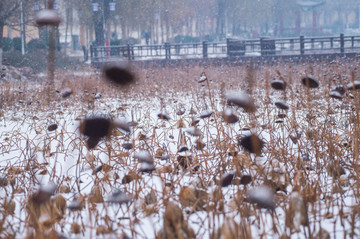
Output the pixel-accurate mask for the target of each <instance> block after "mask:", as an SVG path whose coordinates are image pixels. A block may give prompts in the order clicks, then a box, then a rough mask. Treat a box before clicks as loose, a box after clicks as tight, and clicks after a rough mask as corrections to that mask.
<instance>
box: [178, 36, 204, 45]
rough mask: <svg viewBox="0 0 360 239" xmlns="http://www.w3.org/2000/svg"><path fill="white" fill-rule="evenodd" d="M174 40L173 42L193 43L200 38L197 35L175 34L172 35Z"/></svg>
mask: <svg viewBox="0 0 360 239" xmlns="http://www.w3.org/2000/svg"><path fill="white" fill-rule="evenodd" d="M174 42H175V43H195V42H200V39H199V38H198V37H192V36H184V35H176V36H175V37H174Z"/></svg>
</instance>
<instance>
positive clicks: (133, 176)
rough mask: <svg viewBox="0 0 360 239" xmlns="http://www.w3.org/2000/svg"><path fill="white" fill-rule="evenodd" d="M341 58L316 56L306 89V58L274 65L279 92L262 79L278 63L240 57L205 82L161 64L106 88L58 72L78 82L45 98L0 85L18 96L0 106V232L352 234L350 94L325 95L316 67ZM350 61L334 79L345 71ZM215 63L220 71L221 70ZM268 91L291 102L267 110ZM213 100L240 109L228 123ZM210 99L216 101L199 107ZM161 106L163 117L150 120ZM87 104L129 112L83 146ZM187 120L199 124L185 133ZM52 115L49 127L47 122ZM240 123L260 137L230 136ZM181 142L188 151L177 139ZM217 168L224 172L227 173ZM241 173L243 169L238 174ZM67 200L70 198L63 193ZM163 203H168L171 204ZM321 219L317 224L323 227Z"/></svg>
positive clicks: (354, 153) (354, 129) (355, 126)
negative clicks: (119, 199)
mask: <svg viewBox="0 0 360 239" xmlns="http://www.w3.org/2000/svg"><path fill="white" fill-rule="evenodd" d="M341 64H345V65H346V64H349V63H348V62H345V63H339V64H338V65H336V66H334V64H333V66H331V64H329V67H328V68H327V67H325V64H324V66H323V65H322V64H318V65H317V66H316V67H314V68H315V69H314V72H313V74H315V76H317V77H318V79H319V81H320V84H321V85H320V88H319V89H314V90H309V91H307V90H306V88H305V87H304V86H303V85H301V81H300V76H301V75H303V74H304V73H306V72H307V71H308V70H307V69H306V70H304V69H303V68H302V67H303V66H301V65H300V66H292V68H288V66H284V68H281V67H280V66H278V68H277V69H278V70H279V71H280V72H281V77H280V78H282V79H284V80H285V81H286V82H287V89H286V91H285V92H286V93H283V92H282V91H276V90H274V89H271V87H270V81H269V80H270V78H279V74H280V73H276V71H271V69H269V68H266V67H263V68H261V67H260V69H258V70H256V72H252V71H251V70H249V69H248V68H246V67H239V68H240V69H238V68H232V67H228V68H227V67H225V68H224V67H223V68H214V69H206V71H207V75H208V78H209V79H210V80H211V81H209V82H206V81H205V82H203V83H198V77H197V76H194V77H189V78H188V79H184V80H183V82H182V84H186V85H187V88H186V87H185V89H183V90H181V83H180V87H179V85H176V84H175V83H173V82H171V81H168V80H167V81H165V82H166V84H167V85H166V86H164V85H165V82H164V80H163V79H165V78H166V79H168V78H167V77H163V78H162V77H161V70H157V72H155V73H154V72H152V71H154V70H150V69H149V70H143V71H144V72H146V74H145V75H147V76H146V77H145V76H144V77H143V79H140V81H142V80H144V79H145V78H146V79H148V78H150V79H149V80H152V81H153V82H156V84H154V85H151V86H150V85H147V86H146V84H148V83H146V82H145V83H144V84H140V85H138V86H137V87H138V89H136V86H135V89H134V90H131V91H129V92H124V93H121V94H110V93H109V92H108V91H106V88H101V87H102V86H101V84H100V86H99V87H98V88H96V89H97V91H98V92H87V91H83V90H81V86H80V85H77V82H76V80H74V81H72V83H71V84H70V85H72V86H73V89H74V88H75V89H78V90H77V91H74V94H73V95H71V96H70V97H69V98H65V99H62V98H61V97H59V96H58V95H57V96H56V97H53V99H54V100H53V101H50V103H49V105H48V106H46V104H44V102H45V100H43V99H42V98H41V99H39V100H36V99H33V98H27V96H28V94H31V93H27V92H25V93H24V92H22V93H19V91H20V90H19V89H20V88H14V89H8V90H9V91H11V93H12V94H19V95H22V96H21V97H23V98H21V99H20V98H19V100H15V101H14V102H13V105H12V106H9V105H7V103H6V99H5V98H1V99H2V102H3V103H4V105H5V104H6V105H7V107H3V108H2V109H1V111H0V113H1V114H0V198H1V201H0V204H2V208H1V209H0V222H1V223H0V237H1V238H5V237H6V236H9V235H13V236H14V237H16V238H24V237H25V236H26V235H30V234H32V233H34V235H35V232H34V229H33V228H37V227H38V228H37V231H36V230H35V231H36V233H39V232H41V235H48V234H49V232H50V231H51V230H55V231H56V232H58V233H59V234H62V235H64V236H66V237H68V238H98V237H99V238H121V236H124V235H127V236H128V237H130V238H155V237H156V235H158V236H159V238H166V236H164V235H167V237H169V235H171V234H166V233H168V232H167V231H168V230H169V228H172V229H173V230H174V231H176V230H177V229H176V228H177V227H178V228H182V229H179V231H181V232H182V234H184V235H182V236H183V237H180V236H179V235H178V236H179V238H191V237H192V236H191V235H193V236H194V237H196V238H249V237H252V238H280V237H281V238H289V237H290V236H291V238H313V237H316V236H317V237H316V238H328V237H327V233H328V234H329V235H330V237H331V238H345V237H354V238H356V237H357V235H359V233H360V232H359V226H360V225H359V220H357V219H358V200H359V190H358V189H359V184H358V176H359V175H358V173H359V171H358V165H359V164H358V162H359V161H358V160H359V158H358V153H359V150H357V149H356V147H357V146H358V145H359V144H358V139H357V136H359V122H360V121H359V104H358V99H359V98H358V95H357V93H356V92H353V94H354V95H355V99H351V98H350V97H347V96H344V98H343V99H342V100H336V99H332V98H329V94H328V93H329V90H328V89H329V88H331V87H330V86H329V84H330V83H329V81H327V77H326V76H324V75H323V73H324V72H325V71H330V70H332V71H333V72H332V73H334V74H335V73H336V72H340V71H341V70H345V71H346V70H347V68H346V67H344V66H343V65H341ZM346 66H348V65H346ZM349 68H351V66H349ZM289 69H292V70H289ZM187 70H188V69H187ZM155 71H156V70H155ZM182 71H186V69H176V70H174V71H173V73H171V74H170V76H172V77H173V78H181V77H183V76H182V75H181V72H182ZM209 72H210V73H209ZM213 72H214V73H213ZM290 72H292V74H290ZM211 73H213V74H211ZM350 73H351V72H350ZM350 73H349V75H347V76H346V77H345V76H343V78H341V80H340V79H339V82H343V83H344V84H345V83H347V82H346V80H347V81H349V79H350ZM252 74H253V75H252ZM269 74H270V75H271V76H270V77H269ZM328 74H329V75H330V73H328ZM149 75H151V76H149ZM179 75H180V76H179ZM199 75H200V74H199ZM221 75H223V76H226V77H224V78H225V79H219V78H218V76H221ZM255 75H256V79H257V81H256V82H255V81H254V79H255V77H254V76H255ZM72 77H79V76H78V75H76V74H72ZM83 77H84V78H88V77H90V75H89V73H87V74H86V75H84V76H83ZM93 77H94V78H96V79H99V76H93ZM251 77H254V78H253V79H252V80H253V81H254V82H253V83H249V82H251V81H249V78H250V80H251ZM69 78H71V77H70V76H69ZM140 78H141V76H140ZM67 80H68V81H70V80H69V79H67ZM99 80H100V79H99ZM156 80H158V81H156ZM149 82H151V81H149ZM180 82H181V81H180ZM207 83H208V84H207ZM335 83H336V82H335ZM335 83H331V84H332V85H333V84H335ZM202 84H203V85H202ZM3 85H4V84H3ZM251 85H252V86H251ZM345 85H346V84H345ZM21 86H22V87H24V89H28V90H32V89H34V90H36V89H37V88H38V87H40V86H38V85H37V83H33V84H31V85H29V86H27V85H26V84H24V83H22V84H21ZM189 86H190V87H189ZM140 87H144V88H140ZM148 87H149V88H150V89H148ZM151 87H153V88H151ZM139 88H140V89H139ZM189 88H190V89H191V90H190V91H189V90H187V89H189ZM153 89H156V90H153ZM230 89H231V90H235V92H237V93H235V94H241V93H239V92H240V91H247V92H248V94H250V95H251V96H252V98H253V99H254V102H255V105H256V107H257V109H256V112H255V113H246V112H245V111H244V110H243V109H242V108H240V107H237V106H227V105H226V92H228V91H229V90H230ZM92 93H94V94H92ZM95 93H101V96H100V95H99V94H97V97H95V95H96V94H95ZM348 93H350V92H347V93H346V94H348ZM5 94H6V92H5V90H4V89H2V95H5ZM95 98H96V99H95ZM84 99H86V100H84ZM20 100H21V101H20ZM277 100H282V101H286V103H287V104H288V105H289V106H290V109H289V110H287V111H286V110H280V109H277V108H276V106H275V105H274V103H275V102H276V101H277ZM30 101H31V103H30ZM225 108H231V110H232V111H233V113H234V114H236V115H237V116H238V117H239V121H238V122H236V123H233V124H228V123H226V122H225V121H224V119H223V116H222V114H223V111H224V109H225ZM208 110H213V111H214V113H213V114H211V115H210V116H209V117H207V115H206V114H207V113H209V114H210V113H211V112H209V111H208ZM180 111H183V112H184V113H183V114H181V113H182V112H180ZM160 112H166V114H167V115H169V116H170V118H171V119H170V120H163V119H160V118H159V117H158V113H160ZM284 114H286V117H285V118H283V115H284ZM94 116H101V117H105V118H111V119H126V120H127V121H129V122H137V123H138V124H135V125H136V126H133V127H131V132H130V133H126V132H123V131H121V130H119V129H115V130H113V131H112V134H111V135H109V136H108V137H107V138H104V139H102V140H101V141H100V142H99V144H98V145H97V146H96V147H95V148H94V149H88V148H87V146H86V140H85V138H84V137H83V136H82V135H81V134H80V132H79V127H80V122H81V121H82V120H84V119H86V118H89V117H94ZM196 120H198V121H199V122H198V124H197V125H196V129H200V131H201V134H202V135H201V136H192V135H191V133H192V132H193V130H194V128H192V127H193V126H192V122H194V121H196ZM53 124H56V125H57V128H56V129H55V130H52V129H50V128H49V126H50V125H53ZM51 130H52V131H51ZM250 133H254V134H256V135H258V136H259V138H260V139H261V140H262V141H263V142H264V145H265V146H264V148H263V149H262V151H261V153H260V154H258V155H256V154H253V153H249V152H247V151H246V150H244V148H243V147H241V146H240V145H239V142H240V141H239V139H241V138H242V137H244V136H246V135H249V134H250ZM124 143H131V144H132V149H125V148H124V147H123V144H124ZM183 146H186V147H187V148H188V150H187V151H186V150H185V151H183V152H179V151H182V150H184V147H183ZM181 148H182V150H180V149H181ZM144 151H145V152H146V151H147V152H148V153H149V154H150V155H151V158H152V160H153V161H154V166H155V170H154V171H152V172H150V173H149V172H142V169H144V168H143V167H144V165H143V164H142V163H141V162H140V161H139V160H138V159H136V157H137V156H136V155H138V154H139V152H140V154H144ZM100 166H101V167H100ZM228 174H233V175H234V178H233V179H232V180H230V185H225V183H224V177H225V176H226V175H228ZM245 176H251V182H250V183H249V184H247V183H244V181H243V180H244V179H245ZM5 182H6V183H5ZM51 183H54V184H55V185H56V190H55V192H54V193H53V195H51V197H50V195H49V196H48V197H49V198H46V200H45V202H41V203H39V202H38V200H35V201H36V202H35V204H34V201H32V200H34V199H33V198H34V197H35V196H34V195H37V194H36V193H37V192H38V193H39V192H41V193H43V192H44V191H45V193H43V194H45V195H46V192H47V190H48V188H49V187H50V186H49V184H50V185H51ZM41 185H42V186H41ZM46 185H47V186H46ZM222 186H223V187H222ZM50 188H51V187H50ZM117 190H121V191H122V192H123V193H124V195H126V196H128V197H130V198H131V199H130V200H129V202H123V203H114V202H109V201H113V200H112V199H113V197H112V196H111V195H113V194H112V193H114V192H116V191H117ZM50 192H52V190H50ZM51 194H52V193H51ZM41 195H42V194H41ZM59 195H61V196H62V197H63V198H65V200H66V205H67V206H66V207H65V208H64V207H61V206H58V205H57V204H56V200H55V199H56V198H57V197H60V196H59ZM116 195H118V194H115V196H116ZM113 196H114V195H113ZM45 197H46V196H45ZM59 200H60V199H59ZM73 200H76V201H77V202H80V204H81V205H82V208H81V209H80V208H77V207H73V206H71V205H74V204H73V203H74V201H73ZM40 201H41V200H40ZM272 201H274V205H273V204H272ZM170 202H172V203H174V204H175V205H177V206H179V208H181V213H182V215H183V217H184V219H185V220H184V221H181V220H180V219H179V220H177V219H173V221H172V219H171V218H170V219H169V216H164V213H165V214H166V212H165V211H166V209H167V208H169V210H170V208H171V207H170V206H169V205H172V204H171V203H170ZM34 205H35V206H34ZM264 205H270V206H264ZM13 206H14V207H13ZM29 207H34V208H37V207H39V208H37V209H34V210H38V212H37V211H36V213H34V212H32V211H31V209H29ZM77 209H78V210H77ZM31 213H34V215H35V216H34V215H32V216H29V215H30V214H31ZM170 214H171V213H170ZM173 216H174V217H175V218H176V217H177V216H179V215H177V211H176V210H174V215H173ZM34 218H35V220H34ZM179 218H181V215H180V216H179ZM174 221H176V223H174ZM172 223H173V224H172ZM169 224H170V226H169ZM185 225H186V226H185ZM188 227H190V228H191V229H192V230H193V233H191V232H189V231H191V229H188ZM184 228H185V229H184ZM320 228H322V229H323V230H325V231H326V232H325V231H323V234H322V235H321V236H320V235H319V234H318V232H319V230H320ZM162 230H163V233H161V231H162ZM179 231H177V232H179ZM44 233H45V234H44ZM46 233H47V234H46ZM186 233H188V234H186ZM185 234H186V235H185ZM36 235H37V237H38V238H39V235H40V234H36ZM161 235H163V236H161ZM189 235H190V236H189ZM286 236H287V237H286Z"/></svg>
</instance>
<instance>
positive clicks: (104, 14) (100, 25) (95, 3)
mask: <svg viewBox="0 0 360 239" xmlns="http://www.w3.org/2000/svg"><path fill="white" fill-rule="evenodd" d="M100 1H101V5H100ZM106 6H108V7H106ZM115 10H116V3H115V2H112V0H92V11H93V13H94V14H93V20H94V27H95V42H96V45H97V46H103V45H105V39H104V35H105V30H104V29H105V24H106V21H107V19H108V16H109V12H110V11H115Z"/></svg>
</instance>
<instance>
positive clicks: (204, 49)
mask: <svg viewBox="0 0 360 239" xmlns="http://www.w3.org/2000/svg"><path fill="white" fill-rule="evenodd" d="M202 47H203V49H202V50H203V58H204V59H206V58H208V42H207V41H203V43H202Z"/></svg>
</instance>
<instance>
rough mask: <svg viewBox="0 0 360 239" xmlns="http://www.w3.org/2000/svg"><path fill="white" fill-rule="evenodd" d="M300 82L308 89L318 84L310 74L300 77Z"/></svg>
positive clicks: (316, 86)
mask: <svg viewBox="0 0 360 239" xmlns="http://www.w3.org/2000/svg"><path fill="white" fill-rule="evenodd" d="M301 83H302V84H303V85H304V86H305V87H308V88H310V89H315V88H318V87H319V86H320V84H319V82H318V81H317V80H315V79H314V78H313V77H311V76H307V77H304V78H302V79H301Z"/></svg>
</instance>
